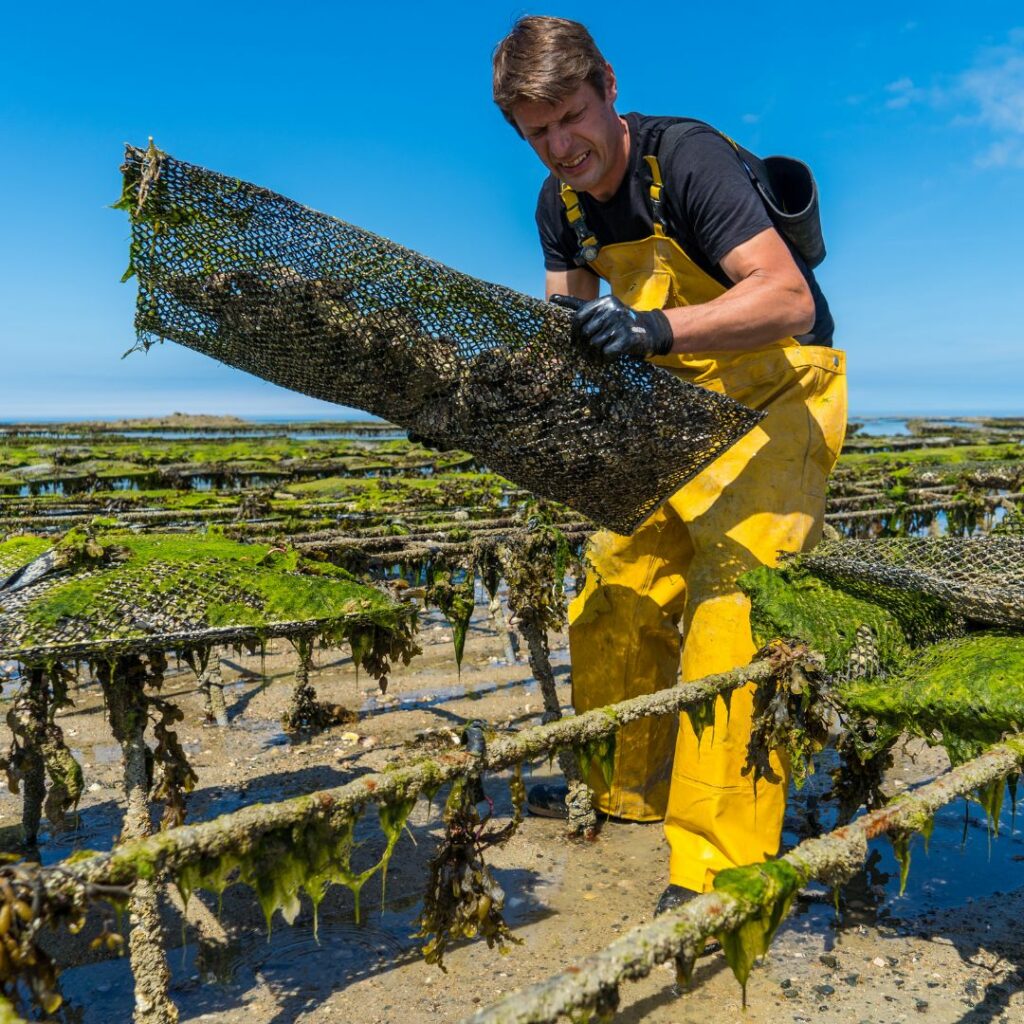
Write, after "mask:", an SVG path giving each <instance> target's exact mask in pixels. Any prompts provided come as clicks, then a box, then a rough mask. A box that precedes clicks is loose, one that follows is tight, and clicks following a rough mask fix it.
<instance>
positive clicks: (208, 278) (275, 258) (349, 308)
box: [119, 146, 761, 533]
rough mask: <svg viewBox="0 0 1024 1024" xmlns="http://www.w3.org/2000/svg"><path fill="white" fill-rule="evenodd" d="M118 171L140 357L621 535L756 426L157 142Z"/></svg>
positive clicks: (466, 282) (526, 301)
mask: <svg viewBox="0 0 1024 1024" xmlns="http://www.w3.org/2000/svg"><path fill="white" fill-rule="evenodd" d="M122 170H123V172H124V192H123V196H122V200H121V202H120V204H119V206H121V207H122V208H123V209H125V210H127V211H128V212H129V214H130V215H131V218H132V242H131V266H130V268H129V273H132V272H134V273H135V274H136V275H137V276H138V280H139V296H138V305H137V310H136V320H135V325H136V330H137V332H138V336H139V340H140V342H141V344H142V345H143V346H148V345H149V344H151V343H152V342H153V341H155V340H157V339H163V338H166V339H169V340H171V341H175V342H178V343H180V344H182V345H187V346H188V347H190V348H193V349H196V350H197V351H200V352H203V353H205V354H206V355H209V356H212V357H213V358H215V359H218V360H220V361H221V362H224V363H228V364H229V365H231V366H235V367H238V368H239V369H242V370H246V371H248V372H249V373H253V374H255V375H257V376H259V377H262V378H264V379H266V380H269V381H273V382H274V383H275V384H279V385H282V386H283V387H287V388H291V389H292V390H294V391H299V392H302V393H303V394H306V395H311V396H313V397H316V398H321V399H325V400H327V401H329V402H336V403H339V404H344V405H351V406H356V407H358V408H360V409H364V410H366V411H368V412H370V413H373V414H375V415H377V416H381V417H384V418H385V419H387V420H390V421H391V422H393V423H397V424H399V425H401V426H402V427H405V428H406V429H408V430H411V431H414V432H416V433H418V434H420V435H421V436H423V437H424V438H427V439H429V440H430V441H431V442H433V443H435V444H437V445H438V446H440V447H444V448H460V449H463V450H465V451H468V452H471V453H472V454H474V455H475V456H477V458H478V459H480V461H481V462H482V463H483V464H485V465H486V466H487V467H488V468H490V469H492V470H494V471H495V472H498V473H501V474H502V475H503V476H505V477H507V478H508V479H509V480H511V481H513V482H514V483H516V484H518V485H520V486H522V487H524V488H527V489H528V490H530V491H533V492H534V493H535V494H538V495H541V496H543V497H546V498H550V499H553V500H556V501H560V502H563V503H564V504H566V505H568V506H569V507H570V508H574V509H576V510H577V511H579V512H581V513H583V514H584V515H586V516H588V517H589V518H590V519H592V520H593V521H594V522H596V523H598V524H600V525H602V526H605V527H608V528H610V529H612V530H615V531H617V532H619V533H629V532H631V531H632V530H633V529H635V528H636V527H637V526H638V525H639V524H640V523H641V522H642V521H643V520H644V519H646V518H647V517H648V516H649V515H650V514H651V513H652V512H653V511H654V510H655V509H656V508H657V507H658V506H659V505H660V504H661V503H662V502H663V501H664V500H665V499H666V498H667V497H669V495H671V494H672V493H673V492H674V491H675V490H677V489H678V488H679V487H680V486H682V485H683V484H684V483H686V482H687V481H688V480H690V479H691V478H692V477H694V476H695V475H696V474H697V473H698V472H700V470H701V469H702V468H703V467H704V466H706V465H707V464H708V463H710V462H711V461H712V460H713V459H715V458H716V457H717V456H718V455H720V454H721V453H722V452H724V451H725V450H726V449H728V448H729V447H730V446H731V445H732V444H733V443H734V442H735V441H736V440H737V439H738V438H739V437H741V436H743V435H744V434H745V433H746V432H747V431H748V430H750V429H751V428H752V427H753V426H754V425H755V424H756V423H757V422H758V420H759V419H760V418H761V414H760V413H758V412H755V411H753V410H750V409H747V408H745V407H744V406H742V405H740V404H738V403H737V402H734V401H732V400H730V399H728V398H725V397H723V396H721V395H718V394H715V393H714V392H711V391H708V390H707V389H704V388H700V387H696V386H694V385H692V384H689V383H687V382H685V381H682V380H680V379H678V378H676V377H674V376H672V375H671V374H670V373H668V372H666V371H664V370H662V369H659V368H658V367H655V366H652V365H650V364H647V363H645V362H642V361H637V360H631V359H621V360H617V361H615V362H612V363H604V362H602V361H600V360H599V359H598V358H596V357H594V356H592V355H590V354H589V353H587V352H585V351H583V349H582V347H581V345H580V344H579V343H578V342H576V341H575V340H574V339H572V338H571V337H570V331H569V324H570V315H569V313H568V312H567V311H565V310H563V309H560V308H558V307H555V306H552V305H551V304H549V303H545V302H541V301H539V300H536V299H533V298H530V297H528V296H525V295H522V294H520V293H518V292H515V291H512V290H510V289H508V288H504V287H501V286H498V285H493V284H487V283H485V282H483V281H479V280H477V279H475V278H472V277H469V276H467V275H465V274H461V273H458V272H457V271H454V270H452V269H450V268H448V267H446V266H444V265H443V264H440V263H437V262H435V261H434V260H431V259H428V258H426V257H424V256H421V255H419V254H418V253H416V252H413V251H411V250H409V249H405V248H403V247H401V246H399V245H396V244H395V243H393V242H390V241H388V240H387V239H384V238H380V237H378V236H376V235H373V234H370V233H369V232H366V231H363V230H361V229H359V228H357V227H353V226H352V225H350V224H346V223H344V222H342V221H340V220H336V219H335V218H333V217H329V216H326V215H325V214H322V213H317V212H315V211H313V210H310V209H307V208H306V207H304V206H301V205H299V204H298V203H295V202H292V201H291V200H289V199H285V198H284V197H282V196H279V195H276V194H275V193H273V192H269V191H267V190H266V189H262V188H258V187H256V186H254V185H249V184H246V183H245V182H242V181H239V180H238V179H237V178H230V177H225V176H224V175H221V174H216V173H214V172H212V171H208V170H205V169H204V168H202V167H197V166H195V165H193V164H187V163H182V162H180V161H178V160H175V159H173V158H171V157H169V156H166V155H165V154H162V153H160V152H159V151H158V150H156V149H155V148H154V147H152V146H151V147H150V149H149V150H140V149H136V148H133V147H128V149H127V151H126V159H125V164H124V167H123V168H122Z"/></svg>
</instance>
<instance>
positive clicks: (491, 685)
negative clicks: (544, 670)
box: [359, 658, 554, 718]
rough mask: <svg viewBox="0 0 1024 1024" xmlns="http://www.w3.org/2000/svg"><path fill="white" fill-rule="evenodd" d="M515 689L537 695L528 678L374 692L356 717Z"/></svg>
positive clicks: (534, 680)
mask: <svg viewBox="0 0 1024 1024" xmlns="http://www.w3.org/2000/svg"><path fill="white" fill-rule="evenodd" d="M552 661H554V658H552ZM515 687H522V689H523V691H524V692H525V693H528V694H533V693H536V692H537V691H538V689H539V687H538V685H537V680H536V679H533V678H532V677H531V678H529V679H513V680H510V681H509V682H505V683H496V682H488V683H465V684H454V685H452V686H435V687H430V688H424V689H422V690H405V691H404V692H402V693H396V694H377V693H374V694H371V695H370V696H369V697H367V698H366V700H364V701H363V703H362V706H361V707H360V708H359V717H360V718H371V717H372V716H374V715H383V714H385V713H386V712H389V711H408V710H410V709H412V708H431V707H434V706H435V705H437V704H447V703H448V702H449V701H454V700H480V699H481V698H483V697H486V696H487V695H488V694H489V693H498V692H499V691H501V690H511V689H513V688H515Z"/></svg>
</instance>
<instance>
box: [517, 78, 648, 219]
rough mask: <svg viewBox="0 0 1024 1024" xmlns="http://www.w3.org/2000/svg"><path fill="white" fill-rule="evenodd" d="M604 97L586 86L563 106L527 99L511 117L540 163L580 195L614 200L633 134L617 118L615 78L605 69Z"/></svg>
mask: <svg viewBox="0 0 1024 1024" xmlns="http://www.w3.org/2000/svg"><path fill="white" fill-rule="evenodd" d="M606 73H607V83H608V84H607V89H606V90H605V97H604V99H601V97H600V96H599V95H598V94H597V90H596V89H595V88H594V87H593V86H592V85H591V84H590V83H589V82H584V83H583V85H581V86H580V87H579V88H578V89H577V90H576V91H575V92H574V93H572V95H570V96H568V97H567V98H566V99H564V100H563V101H562V102H561V103H538V102H528V101H526V100H523V101H521V102H520V103H517V104H516V105H515V106H514V107H513V108H512V118H513V120H514V121H515V123H516V125H517V126H518V128H519V130H520V131H521V132H522V133H523V138H524V139H526V141H527V142H529V144H530V145H531V146H532V147H533V151H534V152H535V153H536V154H537V156H539V157H540V159H541V162H542V163H543V164H544V166H545V167H547V169H548V170H549V171H551V172H552V173H553V174H554V175H555V177H557V178H559V179H560V180H561V181H564V182H567V183H568V184H569V185H570V186H571V187H572V188H574V189H575V190H576V191H577V192H589V193H590V194H591V195H592V196H594V198H595V199H598V200H601V201H604V200H607V199H610V198H611V197H612V196H613V195H614V194H615V190H616V189H617V188H618V187H619V184H620V183H621V182H622V178H623V175H624V174H625V173H626V166H627V163H628V155H629V133H628V132H627V130H626V126H625V124H624V123H623V121H622V120H620V118H619V116H618V115H617V114H616V113H615V97H616V87H615V76H614V74H613V73H612V70H611V68H610V67H609V68H608V69H607V72H606Z"/></svg>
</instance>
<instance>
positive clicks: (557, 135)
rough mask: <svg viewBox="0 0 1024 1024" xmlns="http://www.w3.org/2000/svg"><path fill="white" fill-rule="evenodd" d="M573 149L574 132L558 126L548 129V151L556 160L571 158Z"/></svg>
mask: <svg viewBox="0 0 1024 1024" xmlns="http://www.w3.org/2000/svg"><path fill="white" fill-rule="evenodd" d="M572 147H573V138H572V132H571V131H569V129H568V128H565V127H563V126H562V125H556V126H554V127H551V128H549V129H548V149H549V151H550V152H551V155H552V156H553V157H554V158H555V159H556V160H560V159H561V158H562V157H565V156H571V155H572Z"/></svg>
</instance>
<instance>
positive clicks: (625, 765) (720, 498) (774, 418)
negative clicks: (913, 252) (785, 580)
mask: <svg viewBox="0 0 1024 1024" xmlns="http://www.w3.org/2000/svg"><path fill="white" fill-rule="evenodd" d="M645 159H646V160H647V162H648V164H649V165H650V166H651V170H652V175H653V179H654V186H653V187H652V189H651V195H652V200H653V202H654V206H655V211H656V212H657V210H658V205H657V201H658V199H659V198H660V196H659V193H660V188H661V178H660V173H659V171H658V167H657V162H656V161H655V159H654V158H653V157H645ZM562 198H563V200H564V201H565V204H566V207H567V208H568V211H569V216H570V221H571V222H572V221H574V220H579V219H580V217H579V207H578V205H577V199H576V196H575V195H574V194H573V193H572V191H571V190H570V189H568V188H567V187H566V186H563V195H562ZM574 214H575V216H574ZM573 226H574V227H576V225H575V224H574V225H573ZM577 234H578V235H579V236H581V240H582V235H583V234H584V232H583V231H581V230H579V228H577ZM590 266H591V268H592V269H593V270H595V271H596V272H597V273H598V274H600V276H601V277H603V278H604V279H605V280H607V281H608V282H609V284H610V285H611V288H612V292H613V293H614V294H615V295H616V296H617V297H618V298H620V299H622V300H623V301H624V302H626V303H628V304H629V305H631V306H633V307H634V308H636V309H655V308H663V307H672V306H683V305H690V304H696V303H701V302H708V301H710V300H711V299H713V298H716V297H717V296H719V295H721V294H722V293H723V292H724V290H725V289H724V288H723V287H722V285H721V284H719V283H718V282H717V281H715V280H714V279H713V278H711V277H710V276H708V275H707V274H706V273H705V272H704V271H703V270H701V269H700V267H698V266H697V265H696V264H695V263H694V262H693V261H692V260H691V259H690V258H689V257H688V256H687V255H686V253H685V252H684V251H683V250H682V248H681V247H680V246H679V245H678V244H677V243H676V242H675V240H673V239H671V238H669V237H668V236H667V235H666V234H665V232H664V230H663V228H662V225H661V224H660V223H658V222H657V218H656V222H655V228H654V234H653V235H651V236H650V237H648V238H645V239H641V240H638V241H634V242H624V243H617V244H613V245H607V246H604V247H603V248H601V249H600V251H599V252H598V254H597V256H596V258H595V259H594V260H593V261H592V262H591V263H590ZM654 362H656V363H658V364H659V365H661V366H664V367H666V368H667V369H669V370H670V371H672V372H673V373H675V374H677V375H678V376H680V377H683V378H685V379H686V380H689V381H691V382H693V383H694V384H699V385H701V386H702V387H706V388H711V389H712V390H714V391H718V392H721V393H724V394H727V395H730V396H731V397H733V398H735V399H737V400H738V401H740V402H742V403H743V404H744V405H747V406H750V407H752V408H755V409H763V410H764V411H765V412H766V416H765V418H764V420H763V421H762V422H761V424H760V425H759V426H758V427H756V428H755V429H754V430H753V431H752V432H751V433H750V434H748V435H747V436H746V437H744V438H742V439H741V440H740V441H739V442H738V443H737V444H735V445H734V446H733V447H732V448H731V449H730V450H729V451H727V452H725V453H724V454H723V455H721V456H719V458H718V459H716V460H715V461H714V462H713V463H712V464H711V465H710V466H708V467H707V468H706V469H705V470H704V471H703V472H702V473H700V474H699V475H698V476H697V477H695V478H694V479H693V480H691V481H690V483H688V484H686V485H685V486H684V487H682V488H681V489H680V490H679V491H677V492H676V493H675V494H674V495H673V496H672V497H671V498H670V499H669V500H668V502H666V503H665V504H664V505H663V506H662V507H661V508H660V509H659V510H658V511H657V512H656V513H655V514H654V515H653V516H651V518H650V519H648V520H647V521H646V522H645V523H644V524H643V525H642V526H641V527H640V528H639V529H638V530H637V531H636V532H635V533H634V534H633V535H632V536H630V537H622V536H619V535H618V534H614V533H611V532H608V531H602V532H600V533H597V534H595V535H594V537H593V538H592V540H591V548H590V552H589V559H590V563H591V566H592V569H591V571H588V574H587V582H586V585H585V587H584V589H583V592H582V593H581V594H579V595H578V596H577V597H576V599H575V600H574V601H573V602H572V604H571V606H570V609H569V645H570V651H571V655H572V666H573V703H574V705H575V707H576V710H577V711H578V712H582V711H586V710H589V709H590V708H594V707H600V706H602V705H604V704H610V703H613V702H615V701H619V700H623V699H625V698H627V697H632V696H637V695H639V694H642V693H652V692H654V691H655V690H660V689H664V688H665V687H669V686H674V685H675V684H676V682H677V676H678V672H679V669H680V664H681V667H682V678H683V680H684V681H685V680H692V679H699V678H701V677H702V676H705V675H708V674H709V673H712V672H723V671H727V670H728V669H732V668H736V667H738V666H740V665H745V664H747V663H748V662H749V661H750V659H751V657H752V656H753V654H754V653H755V647H754V642H753V640H752V638H751V633H750V603H749V601H748V599H747V598H746V596H745V595H744V594H743V593H742V592H741V591H740V590H739V589H738V588H737V586H736V579H737V577H738V576H740V575H741V574H742V573H743V572H745V571H747V570H748V569H752V568H755V567H756V566H758V565H773V564H775V563H776V561H777V557H778V553H779V552H791V551H801V550H804V549H806V548H809V547H811V546H813V545H814V544H815V543H817V541H818V539H819V537H820V536H821V528H822V522H823V516H824V511H825V484H826V480H827V477H828V474H829V472H830V471H831V469H832V466H833V464H834V463H835V460H836V457H837V456H838V453H839V450H840V448H841V446H842V442H843V436H844V433H845V430H846V377H845V356H844V354H843V353H842V352H839V351H836V350H835V349H828V348H820V347H815V346H800V345H799V344H797V342H796V341H795V340H794V339H792V338H786V339H783V340H782V341H779V342H776V343H774V344H772V345H770V346H768V347H766V348H763V349H759V350H756V351H752V352H749V351H748V352H726V353H721V352H719V353H713V354H712V353H699V352H693V353H687V354H686V355H678V356H666V357H663V358H658V359H655V360H654ZM680 626H681V629H682V639H681V637H680ZM753 690H754V687H753V686H752V685H749V686H747V687H745V688H743V689H740V690H737V691H735V692H734V694H733V696H732V700H731V706H730V709H729V711H728V713H727V711H726V707H725V704H724V702H723V701H722V700H721V699H719V700H718V701H717V706H716V713H715V721H714V726H713V727H712V728H708V729H706V730H705V731H704V733H703V735H702V736H701V737H700V738H699V740H698V737H697V736H695V735H694V731H693V729H692V727H691V726H690V722H689V719H688V718H687V716H685V715H681V716H680V721H679V724H678V730H677V724H676V721H675V720H674V719H672V718H667V717H665V718H651V719H647V720H644V721H640V722H636V723H633V724H630V725H627V726H626V727H625V728H623V729H622V730H620V732H619V734H618V739H617V743H616V750H615V764H614V772H613V775H612V782H611V786H607V785H606V784H605V783H604V780H603V778H602V777H601V773H600V770H598V769H595V771H594V772H593V773H592V774H591V777H590V779H589V782H590V785H591V786H592V787H593V788H594V790H595V793H596V796H597V804H598V807H599V808H600V809H601V810H602V811H604V812H606V813H607V814H611V815H614V816H616V817H622V818H628V819H632V820H636V821H655V820H658V819H661V818H664V819H665V835H666V837H667V839H668V842H669V845H670V847H671V857H670V863H669V877H670V881H671V882H672V883H673V884H675V885H681V886H685V887H686V888H688V889H693V890H696V891H698V892H701V891H704V890H706V889H708V888H710V887H711V883H712V880H713V878H714V875H715V873H716V872H717V871H719V870H721V869H722V868H726V867H732V866H735V865H741V864H749V863H752V862H755V861H759V860H763V859H764V858H765V857H770V856H774V855H775V854H776V853H777V852H778V848H779V840H780V836H781V832H782V817H783V812H784V810H785V797H786V782H785V781H784V782H783V783H781V784H776V785H771V784H769V783H767V782H765V781H763V780H762V781H761V782H759V783H758V786H757V792H756V796H755V793H754V788H753V784H752V783H751V781H750V778H749V777H744V776H742V775H741V774H740V772H741V769H742V768H743V765H744V762H745V760H746V749H747V741H748V739H749V736H750V726H751V710H752V701H753ZM773 765H774V767H775V769H776V771H777V772H778V774H779V775H780V777H782V778H783V779H784V780H786V779H788V772H787V770H786V769H787V766H785V765H783V764H781V763H780V762H779V759H778V758H777V757H775V758H774V759H773Z"/></svg>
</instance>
